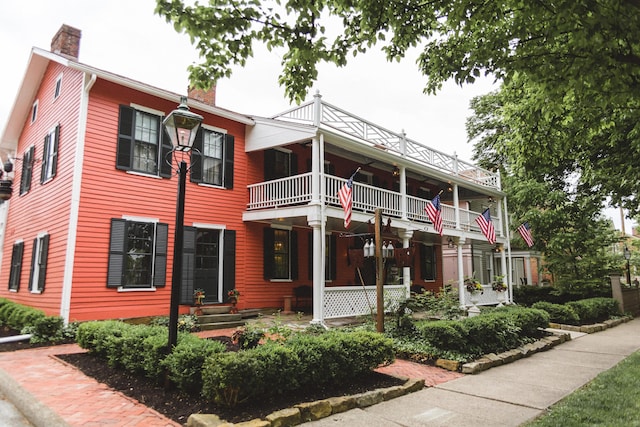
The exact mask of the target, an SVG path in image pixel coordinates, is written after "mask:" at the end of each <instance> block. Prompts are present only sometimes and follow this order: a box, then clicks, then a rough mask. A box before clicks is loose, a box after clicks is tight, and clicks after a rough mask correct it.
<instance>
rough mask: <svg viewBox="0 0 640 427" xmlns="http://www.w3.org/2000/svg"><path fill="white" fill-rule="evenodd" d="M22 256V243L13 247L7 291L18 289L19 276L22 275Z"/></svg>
mask: <svg viewBox="0 0 640 427" xmlns="http://www.w3.org/2000/svg"><path fill="white" fill-rule="evenodd" d="M23 254H24V242H19V243H16V244H15V245H13V253H12V254H11V272H10V274H9V289H13V290H15V291H17V290H19V289H20V276H21V275H22V255H23Z"/></svg>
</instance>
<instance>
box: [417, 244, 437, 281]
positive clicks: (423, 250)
mask: <svg viewBox="0 0 640 427" xmlns="http://www.w3.org/2000/svg"><path fill="white" fill-rule="evenodd" d="M436 274H437V270H436V251H435V248H434V247H433V246H427V245H421V246H420V277H421V279H422V280H428V281H432V280H436Z"/></svg>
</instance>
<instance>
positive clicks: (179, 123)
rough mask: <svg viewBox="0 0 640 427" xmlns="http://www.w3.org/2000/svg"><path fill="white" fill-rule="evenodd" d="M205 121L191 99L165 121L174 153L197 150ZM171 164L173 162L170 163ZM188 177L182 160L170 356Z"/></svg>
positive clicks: (174, 336) (175, 332) (171, 343)
mask: <svg viewBox="0 0 640 427" xmlns="http://www.w3.org/2000/svg"><path fill="white" fill-rule="evenodd" d="M202 120H203V117H202V116H201V115H199V114H195V113H192V112H191V111H189V107H188V106H187V97H186V96H183V97H181V98H180V105H179V106H178V108H177V109H176V110H173V111H172V112H171V113H170V114H169V115H168V116H167V118H165V119H164V121H163V122H162V124H163V125H164V127H165V129H166V131H167V133H168V134H169V137H170V138H171V144H172V145H173V151H174V152H175V151H182V152H188V151H190V150H191V147H192V146H193V141H194V140H195V138H196V134H197V133H198V129H199V128H200V125H201V124H202ZM167 162H169V163H170V164H171V160H167ZM186 176H187V162H185V161H184V158H183V159H182V160H180V163H179V167H178V201H177V204H176V224H175V228H176V230H175V239H174V241H173V269H172V273H171V304H170V307H169V345H168V352H169V353H170V352H171V351H172V350H173V348H174V347H175V346H176V344H177V343H178V308H179V307H178V306H179V304H180V281H181V280H182V245H183V243H184V198H185V197H184V193H185V182H186Z"/></svg>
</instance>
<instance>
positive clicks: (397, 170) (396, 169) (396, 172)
mask: <svg viewBox="0 0 640 427" xmlns="http://www.w3.org/2000/svg"><path fill="white" fill-rule="evenodd" d="M392 173H393V176H400V169H398V167H397V166H394V167H393V172H392Z"/></svg>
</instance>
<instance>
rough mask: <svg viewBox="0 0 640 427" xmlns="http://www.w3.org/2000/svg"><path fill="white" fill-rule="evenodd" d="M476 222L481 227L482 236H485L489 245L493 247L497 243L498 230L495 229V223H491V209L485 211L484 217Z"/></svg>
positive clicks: (480, 217)
mask: <svg viewBox="0 0 640 427" xmlns="http://www.w3.org/2000/svg"><path fill="white" fill-rule="evenodd" d="M476 222H477V223H478V225H479V226H480V230H481V231H482V234H484V236H485V237H486V238H487V240H488V241H489V244H490V245H493V244H494V243H495V242H496V229H495V228H494V227H493V222H491V214H490V213H489V208H487V209H485V210H484V212H482V215H480V216H479V217H478V218H476Z"/></svg>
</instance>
